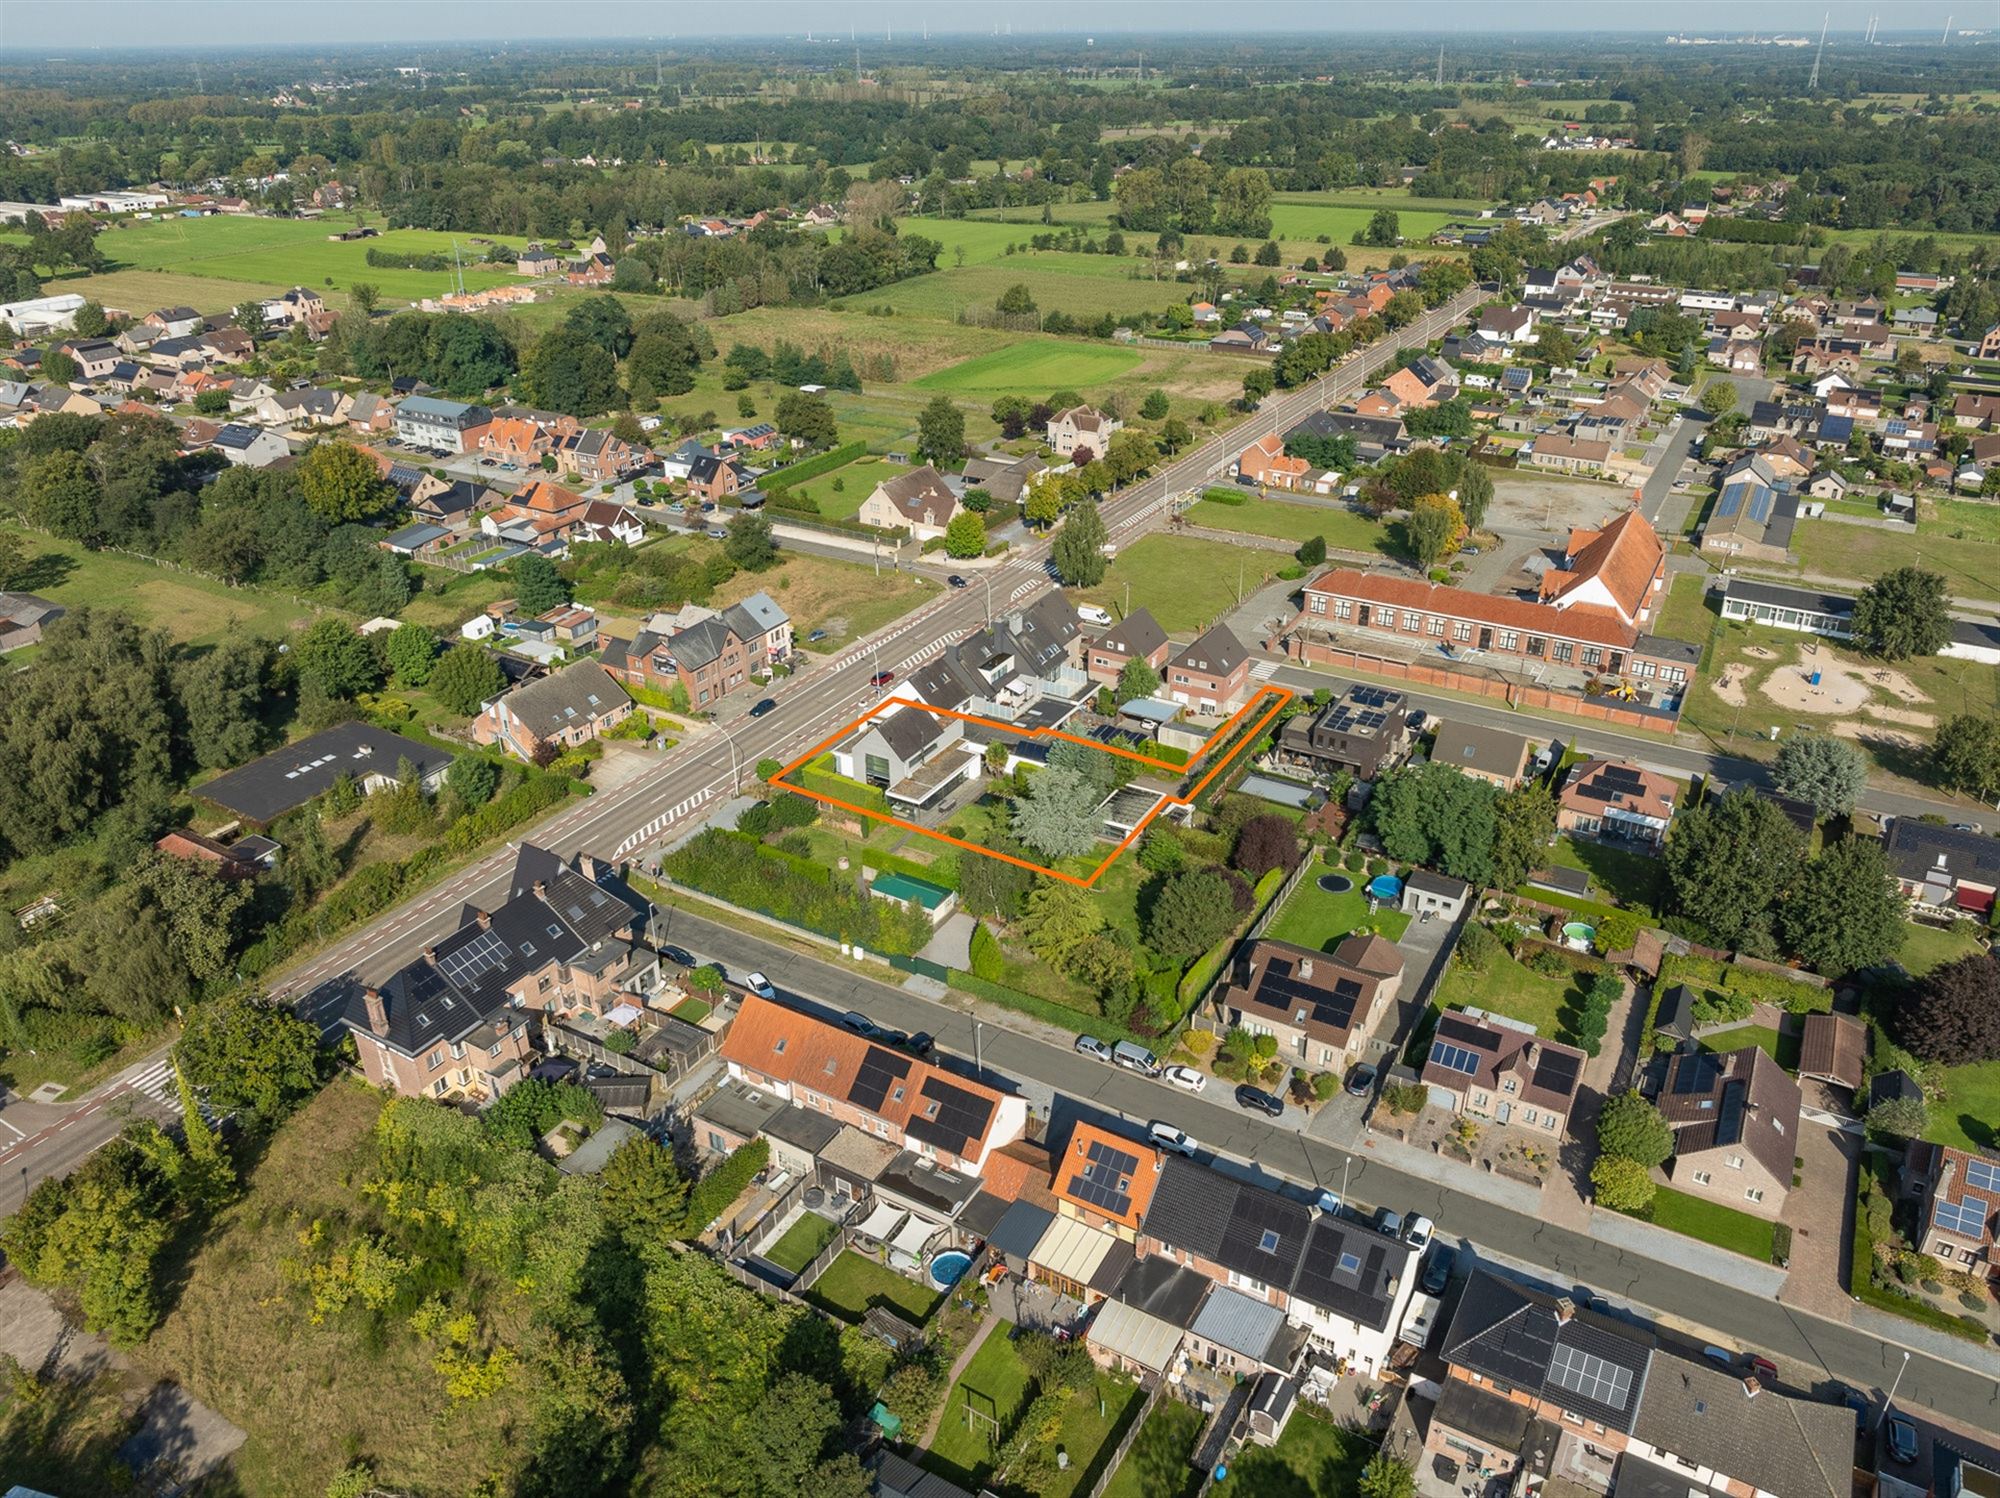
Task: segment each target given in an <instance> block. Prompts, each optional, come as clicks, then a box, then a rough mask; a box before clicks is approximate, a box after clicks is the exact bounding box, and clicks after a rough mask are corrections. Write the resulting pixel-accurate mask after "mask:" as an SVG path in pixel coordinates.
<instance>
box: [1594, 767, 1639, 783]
mask: <svg viewBox="0 0 2000 1498" xmlns="http://www.w3.org/2000/svg"><path fill="white" fill-rule="evenodd" d="M1597 778H1598V779H1599V780H1602V781H1604V782H1605V783H1606V784H1607V785H1644V784H1645V783H1646V782H1645V778H1644V777H1643V776H1641V775H1640V774H1639V772H1638V771H1637V770H1635V769H1633V768H1632V767H1631V766H1630V765H1606V766H1605V767H1604V768H1603V769H1602V770H1601V771H1599V772H1598V776H1597Z"/></svg>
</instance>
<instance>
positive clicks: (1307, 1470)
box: [1210, 1405, 1375, 1498]
mask: <svg viewBox="0 0 2000 1498" xmlns="http://www.w3.org/2000/svg"><path fill="white" fill-rule="evenodd" d="M1374 1454H1375V1449H1374V1447H1372V1446H1370V1445H1369V1444H1368V1442H1367V1441H1366V1440H1364V1439H1363V1438H1362V1437H1361V1436H1359V1435H1358V1434H1355V1433H1354V1432H1351V1431H1345V1430H1342V1429H1341V1428H1340V1427H1339V1426H1337V1425H1335V1424H1334V1423H1333V1422H1332V1421H1331V1420H1329V1419H1327V1418H1326V1417H1325V1416H1324V1415H1321V1414H1318V1413H1316V1412H1315V1411H1313V1410H1310V1409H1308V1408H1306V1407H1305V1406H1303V1405H1301V1406H1300V1407H1299V1408H1298V1409H1296V1410H1294V1411H1293V1412H1292V1418H1291V1421H1290V1422H1289V1423H1288V1424H1287V1425H1286V1426H1285V1433H1284V1434H1283V1435H1281V1436H1279V1437H1278V1444H1277V1445H1275V1446H1245V1447H1244V1448H1243V1449H1242V1450H1241V1451H1239V1452H1237V1453H1236V1463H1235V1465H1234V1466H1232V1467H1231V1468H1230V1469H1229V1476H1227V1477H1226V1478H1224V1479H1223V1480H1222V1481H1221V1482H1218V1483H1217V1484H1216V1485H1215V1486H1214V1488H1212V1489H1211V1490H1210V1491H1212V1492H1214V1493H1216V1494H1217V1495H1218V1498H1237V1495H1241V1498H1275V1495H1282V1498H1352V1495H1353V1494H1354V1493H1355V1492H1356V1491H1357V1490H1358V1485H1359V1483H1360V1479H1361V1469H1362V1468H1363V1467H1365V1466H1367V1465H1368V1458H1369V1457H1371V1456H1373V1455H1374Z"/></svg>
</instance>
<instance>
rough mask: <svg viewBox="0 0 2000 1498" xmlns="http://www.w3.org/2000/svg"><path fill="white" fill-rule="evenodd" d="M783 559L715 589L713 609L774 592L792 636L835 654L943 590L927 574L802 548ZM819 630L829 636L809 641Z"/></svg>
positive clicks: (814, 648)
mask: <svg viewBox="0 0 2000 1498" xmlns="http://www.w3.org/2000/svg"><path fill="white" fill-rule="evenodd" d="M779 555H780V556H781V557H783V558H784V560H783V561H782V562H781V563H780V564H779V565H778V566H777V567H774V568H772V569H771V570H770V571H768V572H739V573H737V574H736V576H734V577H732V578H731V579H730V580H729V581H728V582H726V583H724V584H723V585H722V586H721V587H719V588H717V589H716V590H715V595H714V597H712V598H711V599H710V600H709V603H710V606H711V607H713V608H718V609H719V608H726V607H727V606H728V605H730V604H732V603H740V602H741V601H742V600H743V599H745V598H748V597H749V596H750V595H751V594H752V593H756V592H765V593H769V594H770V595H771V597H772V598H773V599H775V600H776V601H777V604H778V607H779V608H781V609H783V610H784V611H785V612H786V613H787V614H789V615H791V618H792V635H793V638H795V639H796V640H797V641H798V643H799V644H800V645H801V646H803V647H804V648H805V649H807V650H812V651H816V652H818V653H821V654H830V653H831V652H833V651H836V650H839V649H841V648H842V647H843V646H845V645H847V644H848V643H849V642H850V641H853V640H857V639H859V638H860V637H861V636H863V635H867V634H872V633H874V631H876V630H878V629H880V628H881V627H882V626H883V625H885V624H887V623H888V622H889V621H890V620H891V619H898V618H901V617H902V616H903V615H904V614H907V613H908V612H909V611H910V610H911V609H913V608H915V607H916V606H917V605H918V604H920V603H922V602H923V601H924V600H925V599H926V598H929V597H930V596H931V595H932V594H934V593H936V592H937V590H938V585H937V584H936V583H934V582H932V581H931V580H930V579H929V578H927V577H922V576H919V575H918V574H916V573H912V572H893V571H889V570H886V569H885V570H884V571H883V572H882V574H881V575H880V576H879V577H878V576H877V575H876V573H875V569H874V568H873V567H872V566H871V565H869V564H868V563H866V562H836V561H834V560H833V559H832V558H830V557H822V556H816V555H812V554H810V553H807V552H802V551H792V552H787V551H784V550H782V549H781V550H780V551H779ZM816 629H823V630H825V631H826V638H825V639H824V640H816V641H814V642H813V643H811V644H810V645H808V644H806V636H807V635H809V634H811V633H812V632H813V631H814V630H816Z"/></svg>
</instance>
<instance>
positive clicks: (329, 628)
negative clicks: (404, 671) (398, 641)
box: [292, 614, 382, 697]
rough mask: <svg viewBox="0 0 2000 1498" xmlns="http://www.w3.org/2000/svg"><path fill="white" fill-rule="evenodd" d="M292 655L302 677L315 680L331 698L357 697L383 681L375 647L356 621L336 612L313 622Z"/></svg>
mask: <svg viewBox="0 0 2000 1498" xmlns="http://www.w3.org/2000/svg"><path fill="white" fill-rule="evenodd" d="M292 657H293V660H294V661H296V662H297V665H298V672H299V678H300V680H301V681H302V682H303V681H310V682H313V683H315V684H316V685H317V686H318V687H319V688H320V690H321V691H323V692H325V693H326V694H327V695H328V696H329V697H355V696H359V695H360V694H361V693H363V692H372V691H374V690H375V688H377V687H379V686H380V685H381V684H382V667H381V665H380V664H379V663H378V662H377V661H376V659H375V648H374V647H373V646H372V645H370V644H369V642H368V640H367V637H366V636H364V635H362V634H361V633H360V632H359V631H358V630H356V629H355V627H354V626H353V625H352V624H350V623H348V622H347V621H346V620H345V619H342V618H339V617H338V616H336V615H333V614H328V615H326V616H325V617H324V618H321V619H316V620H314V621H313V625H312V627H311V628H310V629H308V630H307V631H306V632H305V634H304V635H302V636H301V637H300V639H299V643H298V645H297V647H296V648H295V649H294V650H293V652H292Z"/></svg>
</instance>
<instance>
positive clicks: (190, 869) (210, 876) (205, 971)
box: [132, 849, 250, 982]
mask: <svg viewBox="0 0 2000 1498" xmlns="http://www.w3.org/2000/svg"><path fill="white" fill-rule="evenodd" d="M132 883H133V885H134V886H135V887H136V888H137V889H139V890H141V891H143V892H144V894H145V896H146V898H147V901H148V903H149V904H151V905H152V906H153V907H154V908H155V909H157V910H158V911H159V912H160V913H161V914H162V915H164V916H165V917H166V920H167V927H168V931H169V933H170V938H171V941H172V945H173V953H174V956H175V957H176V958H177V959H178V960H179V961H180V963H181V964H182V965H183V966H184V967H186V968H187V970H188V971H189V972H191V973H192V974H194V976H195V977H197V978H201V979H203V980H206V981H209V982H213V981H214V980H216V979H218V978H222V977H225V976H227V975H228V973H229V972H230V970H231V968H232V967H233V965H234V964H233V961H232V958H233V954H234V953H235V950H236V945H237V938H236V923H237V919H238V917H239V916H240V915H241V914H242V912H243V910H244V908H245V907H246V906H247V905H248V904H249V903H250V888H249V886H248V885H246V884H244V883H242V882H241V881H240V880H233V879H224V878H223V877H222V876H221V875H220V874H218V873H216V872H214V870H213V869H212V868H211V867H210V866H209V865H207V864H205V863H198V862H196V861H195V860H193V859H188V858H175V857H173V856H172V855H171V854H167V853H160V852H155V851H154V850H152V849H148V850H147V851H146V852H145V853H143V854H141V855H140V856H139V858H138V860H137V862H135V863H134V864H133V866H132Z"/></svg>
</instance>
